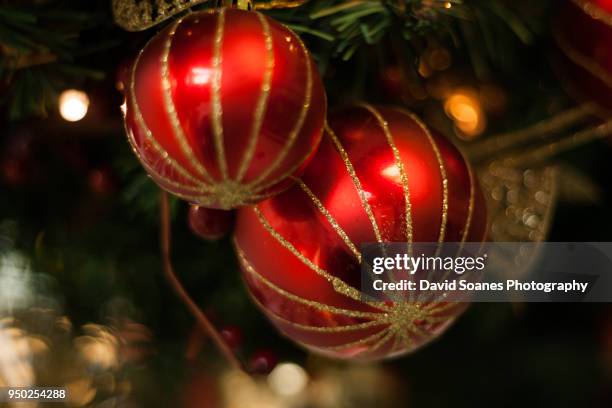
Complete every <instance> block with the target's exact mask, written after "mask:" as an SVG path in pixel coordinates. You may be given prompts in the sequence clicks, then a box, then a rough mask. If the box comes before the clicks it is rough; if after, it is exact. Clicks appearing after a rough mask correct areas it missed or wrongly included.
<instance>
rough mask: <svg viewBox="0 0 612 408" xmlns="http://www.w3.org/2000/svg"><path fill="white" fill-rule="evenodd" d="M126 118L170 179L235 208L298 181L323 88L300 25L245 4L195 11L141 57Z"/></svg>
mask: <svg viewBox="0 0 612 408" xmlns="http://www.w3.org/2000/svg"><path fill="white" fill-rule="evenodd" d="M127 94H128V95H127V105H126V118H125V120H126V128H127V133H128V138H129V140H130V142H131V144H132V146H133V148H134V151H135V153H136V155H137V156H138V158H139V159H140V161H141V162H142V164H143V166H144V167H145V169H146V170H147V171H148V172H149V174H150V175H151V177H152V178H153V179H154V180H155V181H156V182H157V183H158V184H159V185H160V186H161V187H162V188H164V189H166V190H167V191H169V192H170V193H173V194H174V195H176V196H178V197H181V198H184V199H186V200H188V201H190V202H192V203H195V204H199V205H202V206H205V207H209V208H223V209H229V208H235V207H238V206H242V205H245V204H249V203H254V202H258V201H261V200H263V199H264V198H266V197H268V196H271V195H274V194H276V193H278V192H280V191H282V190H283V189H286V188H287V187H288V186H290V185H291V183H292V181H291V176H294V175H297V174H299V173H300V172H301V171H302V169H303V167H304V166H305V164H306V162H307V161H308V160H309V159H310V158H311V157H312V155H313V153H314V151H315V149H316V147H317V146H318V144H319V141H320V139H321V134H322V127H323V123H324V120H325V114H326V99H325V91H324V89H323V85H322V83H321V79H320V77H319V74H318V72H317V69H316V66H315V64H314V63H313V61H312V59H311V57H310V55H309V53H308V51H307V50H306V48H305V47H304V45H303V43H302V42H301V40H300V39H299V37H298V36H297V35H295V34H294V33H293V32H292V31H291V30H289V29H288V28H286V27H285V26H283V25H281V24H279V23H277V22H276V21H274V20H272V19H270V18H268V17H265V16H264V15H262V14H259V13H256V12H250V11H244V10H238V9H219V10H214V11H203V12H197V13H191V14H189V15H188V16H186V17H185V18H183V19H180V20H178V21H177V22H176V23H174V24H172V25H171V26H170V27H168V28H167V29H165V30H164V31H162V32H161V33H159V34H158V35H157V36H155V37H154V38H153V39H152V40H151V42H149V44H147V45H146V46H145V48H144V49H143V50H142V52H141V54H140V55H139V56H138V58H137V59H136V61H135V63H134V66H133V69H132V76H131V81H130V89H129V90H128V92H127Z"/></svg>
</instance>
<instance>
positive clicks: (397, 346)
mask: <svg viewBox="0 0 612 408" xmlns="http://www.w3.org/2000/svg"><path fill="white" fill-rule="evenodd" d="M401 340H402V337H401V336H398V335H397V334H395V340H393V346H391V352H394V351H399V350H400V347H401ZM402 348H403V347H402Z"/></svg>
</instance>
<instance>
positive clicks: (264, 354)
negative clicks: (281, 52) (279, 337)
mask: <svg viewBox="0 0 612 408" xmlns="http://www.w3.org/2000/svg"><path fill="white" fill-rule="evenodd" d="M276 364H278V356H277V355H276V353H275V352H273V351H272V350H266V349H263V350H258V351H256V352H254V353H253V355H252V356H251V358H249V364H248V366H247V368H248V370H249V373H251V374H270V372H271V371H272V370H273V369H274V367H276Z"/></svg>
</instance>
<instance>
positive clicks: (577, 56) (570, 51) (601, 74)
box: [554, 30, 612, 88]
mask: <svg viewBox="0 0 612 408" xmlns="http://www.w3.org/2000/svg"><path fill="white" fill-rule="evenodd" d="M554 35H555V38H556V39H557V45H558V46H559V48H561V51H563V54H564V55H565V56H566V57H568V58H569V59H570V60H571V61H572V62H574V63H575V64H576V65H578V66H580V67H582V68H583V69H584V70H585V71H587V72H588V73H590V74H591V75H593V76H594V77H595V78H597V79H599V80H600V81H601V82H603V83H604V84H605V85H606V86H607V87H608V88H612V75H610V73H609V72H608V71H606V70H605V69H604V68H603V67H602V66H601V65H599V64H598V63H597V62H596V61H593V60H592V59H591V58H589V57H588V56H586V55H584V54H583V53H581V52H580V51H578V50H576V49H575V48H574V47H573V46H571V45H570V44H568V42H567V38H566V37H565V34H562V33H561V32H559V30H555V33H554Z"/></svg>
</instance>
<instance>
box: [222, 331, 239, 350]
mask: <svg viewBox="0 0 612 408" xmlns="http://www.w3.org/2000/svg"><path fill="white" fill-rule="evenodd" d="M220 333H221V336H222V337H223V340H225V343H226V344H227V345H228V346H229V348H231V349H232V350H235V349H237V348H238V347H240V345H241V344H242V339H243V337H244V336H243V335H242V330H241V329H240V327H238V326H225V327H224V328H222V329H221V331H220Z"/></svg>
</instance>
